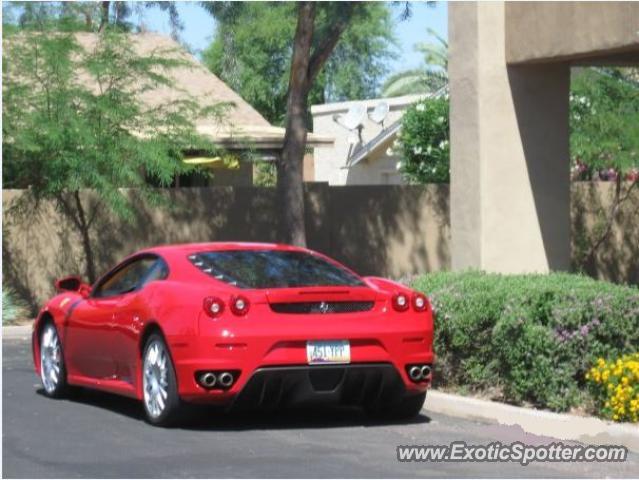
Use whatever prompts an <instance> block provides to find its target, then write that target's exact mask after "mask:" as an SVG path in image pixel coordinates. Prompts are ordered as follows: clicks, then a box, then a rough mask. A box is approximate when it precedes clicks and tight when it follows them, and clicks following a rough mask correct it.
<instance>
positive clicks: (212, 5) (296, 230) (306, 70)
mask: <svg viewBox="0 0 639 480" xmlns="http://www.w3.org/2000/svg"><path fill="white" fill-rule="evenodd" d="M251 5H252V4H251V3H250V2H243V3H233V2H207V3H205V6H206V8H207V9H208V10H209V11H210V12H211V13H212V14H213V15H214V16H215V17H216V18H217V19H218V21H219V22H222V23H224V22H229V21H231V22H232V21H235V22H237V23H238V24H239V23H240V22H241V19H242V16H243V12H244V11H245V10H246V9H250V8H251ZM275 6H276V5H274V7H275ZM369 9H370V6H369V4H368V3H365V2H297V3H296V4H295V11H296V16H297V21H296V24H295V30H294V34H293V35H292V37H291V38H292V42H291V48H290V50H289V51H288V52H287V51H283V52H281V53H280V57H277V56H276V55H274V56H273V58H272V59H271V58H269V60H268V61H269V62H271V61H272V62H273V64H275V65H277V64H278V62H285V61H286V59H287V58H290V63H287V64H286V63H285V65H289V67H287V68H288V75H287V77H288V81H287V84H286V85H287V87H286V95H285V98H286V115H285V117H284V122H283V123H284V126H285V129H286V132H285V135H284V142H283V146H282V154H281V157H280V158H279V160H278V162H277V196H278V200H279V203H280V205H282V210H281V215H282V217H281V220H282V221H281V223H280V228H281V232H280V233H281V238H282V239H283V241H286V242H288V243H292V244H295V245H301V246H303V245H305V244H306V231H305V225H304V188H303V174H302V168H303V167H302V165H303V158H304V152H305V150H306V136H307V133H308V121H309V110H308V107H309V101H310V100H312V97H311V92H312V91H313V88H314V87H315V85H317V84H320V83H319V82H320V81H321V78H322V77H321V75H322V71H323V70H324V67H325V65H327V62H329V60H330V59H331V56H332V54H333V52H334V51H335V49H336V48H337V47H338V44H339V43H340V39H341V38H342V37H343V36H344V35H346V34H347V33H346V32H348V31H349V29H350V27H352V26H354V25H357V24H359V23H361V22H365V21H366V20H367V19H368V18H370V10H369ZM406 10H407V11H408V10H410V8H409V7H406ZM233 19H235V20H233ZM260 21H261V22H265V23H266V22H268V21H269V20H268V19H264V18H262V19H261V20H260ZM233 42H235V43H233ZM237 45H239V39H237V41H236V40H235V39H232V38H231V39H229V43H228V45H227V46H226V47H225V48H228V49H232V48H236V47H237ZM258 46H259V45H258V44H251V47H250V48H255V49H257V48H258ZM355 53H358V54H359V53H361V52H355ZM227 60H228V61H230V62H231V64H230V65H229V66H228V67H227V68H228V69H229V71H238V72H241V71H242V68H243V66H242V65H241V64H237V65H236V66H234V65H233V63H232V61H233V59H232V58H230V59H227ZM260 75H261V74H260ZM264 78H266V79H267V80H268V81H269V82H271V83H276V82H277V81H278V77H277V76H275V75H273V76H268V75H266V76H265V77H264ZM230 83H231V85H233V83H232V82H230Z"/></svg>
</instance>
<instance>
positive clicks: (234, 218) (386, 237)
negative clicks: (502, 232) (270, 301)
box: [2, 184, 450, 304]
mask: <svg viewBox="0 0 639 480" xmlns="http://www.w3.org/2000/svg"><path fill="white" fill-rule="evenodd" d="M18 194H19V192H17V191H10V190H9V191H7V190H5V191H3V192H2V203H3V212H4V225H3V268H4V272H3V273H4V281H5V283H6V284H7V285H11V286H12V287H13V288H15V289H17V290H18V291H19V292H21V294H22V296H24V297H25V298H27V299H31V302H32V303H33V304H36V303H41V302H42V301H43V300H44V299H45V298H46V297H47V296H48V295H51V293H52V291H53V281H54V279H55V278H57V277H59V276H62V275H66V274H73V273H83V272H84V262H83V255H82V250H81V248H80V238H79V235H78V233H77V232H76V231H75V230H74V229H73V228H72V226H71V224H70V222H69V220H68V219H67V218H65V217H63V216H61V215H60V214H58V213H57V212H56V211H54V209H53V208H52V207H51V205H49V204H43V205H42V207H41V208H40V209H39V210H37V211H30V212H29V213H28V214H27V215H26V216H24V217H17V216H15V215H12V214H11V213H10V212H8V208H9V207H10V205H12V200H13V199H15V197H16V196H17V195H18ZM129 194H133V192H129ZM166 195H167V197H168V202H167V207H165V208H158V207H156V208H153V207H150V206H148V203H147V202H144V201H143V200H140V201H139V202H138V203H137V205H138V209H137V211H136V217H135V219H134V221H133V223H131V224H126V223H124V222H122V221H121V220H118V219H116V218H114V217H113V216H112V215H110V214H108V212H107V211H106V210H103V211H102V212H101V214H99V215H98V217H97V220H96V222H97V223H96V225H95V229H94V230H93V233H92V234H93V242H94V245H95V253H96V260H97V268H98V271H100V272H104V271H105V270H106V269H107V268H109V267H110V266H112V265H114V263H115V262H117V261H118V260H119V259H121V258H123V257H124V256H125V255H128V254H130V253H132V252H134V251H136V250H138V249H141V248H144V247H148V246H153V245H158V244H165V243H179V242H200V241H218V240H238V241H271V242H275V241H277V240H278V217H279V215H278V213H277V212H278V210H279V209H278V207H277V203H276V195H275V189H274V188H243V187H208V188H182V189H174V190H169V191H167V192H166ZM83 197H84V198H85V199H88V198H89V196H88V195H87V194H86V193H85V194H83ZM306 207H307V208H306V228H307V237H308V243H309V247H310V248H313V249H315V250H318V251H321V252H323V253H326V254H328V255H329V256H331V257H333V258H335V259H337V260H340V261H342V262H344V263H345V264H346V265H348V266H350V267H352V268H354V269H355V270H356V271H358V272H360V273H361V274H364V275H371V274H375V275H385V276H391V277H399V276H401V275H404V274H411V273H419V272H426V271H431V270H440V269H446V268H449V265H450V255H449V251H448V245H449V241H448V239H449V237H450V232H449V227H448V186H447V185H441V186H425V187H419V186H414V187H413V186H403V187H383V186H361V187H331V188H329V187H328V186H327V185H326V184H309V185H307V187H306Z"/></svg>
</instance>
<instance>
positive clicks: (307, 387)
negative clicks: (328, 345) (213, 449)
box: [232, 363, 406, 409]
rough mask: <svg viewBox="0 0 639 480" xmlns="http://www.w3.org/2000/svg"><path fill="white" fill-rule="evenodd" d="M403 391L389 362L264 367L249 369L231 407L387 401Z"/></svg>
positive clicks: (400, 380) (273, 406) (401, 384)
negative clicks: (253, 370)
mask: <svg viewBox="0 0 639 480" xmlns="http://www.w3.org/2000/svg"><path fill="white" fill-rule="evenodd" d="M405 394H406V388H405V387H404V382H403V381H402V378H401V376H400V375H399V374H398V372H397V370H395V368H394V367H393V366H392V365H391V364H389V363H371V364H350V365H330V366H329V365H314V366H306V365H300V366H286V367H265V368H259V369H258V370H256V371H255V372H254V373H253V375H252V376H251V378H250V379H249V380H248V382H247V383H246V385H245V386H244V388H243V389H242V391H241V392H240V393H239V394H238V395H237V397H236V398H235V399H234V401H233V403H232V408H233V409H245V408H266V409H273V408H278V407H288V406H293V405H295V406H303V405H310V404H331V405H352V406H367V405H376V404H379V403H390V402H393V401H394V400H396V399H398V398H401V397H403V396H404V395H405Z"/></svg>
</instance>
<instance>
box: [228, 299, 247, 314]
mask: <svg viewBox="0 0 639 480" xmlns="http://www.w3.org/2000/svg"><path fill="white" fill-rule="evenodd" d="M229 307H230V308H231V311H232V312H233V313H234V314H235V315H240V316H242V315H246V314H247V313H248V311H249V308H250V307H251V302H249V301H248V298H246V297H244V296H242V295H237V296H233V297H231V302H230V303H229Z"/></svg>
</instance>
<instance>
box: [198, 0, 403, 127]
mask: <svg viewBox="0 0 639 480" xmlns="http://www.w3.org/2000/svg"><path fill="white" fill-rule="evenodd" d="M220 3H221V4H225V3H226V2H212V3H209V2H207V3H205V4H204V6H205V8H207V9H208V10H209V11H211V12H213V13H214V14H215V16H216V19H217V28H216V31H215V35H214V37H213V41H212V42H211V44H210V46H209V47H208V48H207V49H206V50H205V51H204V53H203V61H204V63H205V64H206V65H207V67H208V68H209V69H210V70H211V71H212V72H213V73H215V74H216V75H217V76H218V77H220V78H221V79H222V80H224V81H225V82H226V83H227V84H228V85H229V86H230V87H231V88H233V89H234V90H235V91H236V92H238V93H239V94H240V95H241V96H242V98H244V99H245V100H246V101H248V102H249V103H250V104H251V105H253V106H254V107H255V108H256V109H257V110H258V111H259V112H260V113H261V114H262V115H264V117H265V118H266V119H268V120H269V121H270V122H271V123H275V124H282V122H283V121H284V116H285V114H286V94H287V91H288V80H289V72H290V67H291V58H292V51H293V37H294V34H295V28H296V24H297V4H296V3H295V2H246V3H245V4H242V5H241V6H238V5H233V4H231V5H219V4H220ZM358 9H359V10H361V12H360V13H359V16H358V20H357V22H351V23H350V24H349V26H348V27H347V28H346V29H345V31H344V33H343V34H342V36H341V39H340V41H339V43H338V44H337V45H336V47H335V50H334V51H333V52H332V54H331V55H330V57H329V58H328V59H327V61H326V64H325V65H324V66H323V68H322V70H321V72H320V73H319V74H318V76H317V79H316V80H315V82H314V84H313V86H312V88H311V91H310V92H309V102H310V103H325V102H327V101H340V100H347V99H356V98H371V97H374V96H376V95H377V94H378V93H379V86H380V83H381V79H382V78H383V77H384V76H385V75H386V74H387V73H388V69H387V66H386V63H387V60H389V59H390V58H394V55H395V53H394V45H395V40H394V37H393V25H392V18H391V13H390V11H389V8H388V7H387V6H386V5H385V4H384V3H374V2H366V3H363V4H362V5H361V7H358ZM317 10H318V11H317V15H316V19H315V22H316V32H318V33H319V32H321V31H322V30H324V29H327V28H328V27H329V26H330V25H331V24H332V23H333V22H334V21H335V17H334V13H336V11H335V9H331V8H328V7H326V6H318V8H317Z"/></svg>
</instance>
